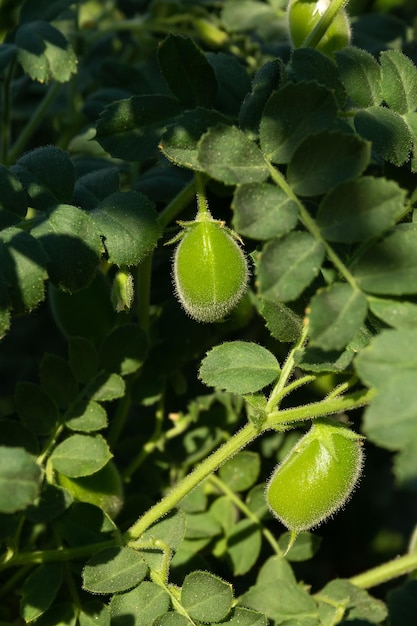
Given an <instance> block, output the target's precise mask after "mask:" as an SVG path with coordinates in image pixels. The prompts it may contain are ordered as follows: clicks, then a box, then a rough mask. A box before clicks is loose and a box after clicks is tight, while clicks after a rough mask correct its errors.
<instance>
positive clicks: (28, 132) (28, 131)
mask: <svg viewBox="0 0 417 626" xmlns="http://www.w3.org/2000/svg"><path fill="white" fill-rule="evenodd" d="M60 88H61V83H54V84H53V85H52V86H51V87H50V89H49V90H48V91H47V92H46V94H45V96H44V97H43V99H42V101H41V102H40V104H39V106H38V108H37V109H36V110H35V112H34V114H33V115H32V117H31V118H30V120H29V121H28V123H27V124H26V126H25V128H24V129H23V130H22V132H21V133H20V135H19V138H18V139H17V140H16V142H15V144H14V145H13V146H12V148H11V149H10V151H9V154H8V156H7V163H8V164H12V163H14V162H15V161H16V159H17V158H18V156H19V155H20V154H21V153H22V152H23V151H24V150H25V147H26V144H27V143H28V142H29V140H30V138H31V137H32V135H33V133H34V132H35V130H36V129H37V127H38V126H39V124H40V123H41V122H42V120H43V118H44V116H45V113H46V112H47V110H48V108H49V106H50V105H51V104H52V102H53V101H54V100H55V98H56V96H57V93H58V91H59V90H60Z"/></svg>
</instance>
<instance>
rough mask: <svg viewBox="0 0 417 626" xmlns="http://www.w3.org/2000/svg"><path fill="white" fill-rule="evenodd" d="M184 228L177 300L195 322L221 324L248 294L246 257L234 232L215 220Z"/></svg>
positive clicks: (176, 257) (178, 250) (179, 251)
mask: <svg viewBox="0 0 417 626" xmlns="http://www.w3.org/2000/svg"><path fill="white" fill-rule="evenodd" d="M183 226H184V227H185V230H184V232H183V233H182V235H181V239H180V242H179V244H178V246H177V248H176V250H175V253H174V263H173V277H174V283H175V292H176V296H177V298H178V299H179V301H180V302H181V304H182V306H183V307H184V309H185V311H186V312H187V313H188V314H189V315H190V316H191V317H192V318H194V319H196V320H198V321H200V322H216V321H219V320H221V319H222V318H224V317H225V315H227V314H228V313H229V312H230V311H231V310H232V309H233V308H234V307H235V306H236V305H237V303H238V302H239V300H240V299H241V297H242V296H243V294H244V293H245V291H246V286H247V282H248V275H249V272H248V264H247V260H246V257H245V254H244V252H243V250H242V248H241V247H240V245H239V244H238V242H237V241H236V239H235V238H234V237H233V235H232V234H231V233H230V231H229V230H228V229H227V228H225V227H224V226H223V224H222V223H221V222H219V221H217V220H214V219H213V218H212V217H211V216H208V217H206V218H204V219H197V220H196V221H195V222H186V223H184V224H183Z"/></svg>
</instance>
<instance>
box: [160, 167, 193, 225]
mask: <svg viewBox="0 0 417 626" xmlns="http://www.w3.org/2000/svg"><path fill="white" fill-rule="evenodd" d="M195 193H196V187H195V178H194V177H193V178H192V179H191V180H190V182H189V183H187V184H186V185H185V186H184V187H183V188H182V189H181V191H180V192H179V193H178V194H177V195H176V196H175V198H173V199H172V200H171V202H169V204H167V206H166V207H165V209H164V210H163V211H161V213H160V214H159V223H160V225H161V227H162V228H166V227H167V226H168V224H170V223H171V222H172V221H173V220H175V218H176V217H177V216H178V214H179V213H181V211H182V210H183V209H184V208H185V207H186V206H187V205H188V204H190V202H191V201H192V200H193V199H194V197H195Z"/></svg>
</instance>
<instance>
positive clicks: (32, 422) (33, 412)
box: [15, 381, 58, 435]
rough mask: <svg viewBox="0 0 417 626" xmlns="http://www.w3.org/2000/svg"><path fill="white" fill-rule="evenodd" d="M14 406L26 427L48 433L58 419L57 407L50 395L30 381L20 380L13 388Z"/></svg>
mask: <svg viewBox="0 0 417 626" xmlns="http://www.w3.org/2000/svg"><path fill="white" fill-rule="evenodd" d="M15 406H16V410H17V412H18V413H19V417H20V419H21V420H22V422H23V423H24V424H25V425H26V426H27V428H28V429H29V430H30V431H32V432H34V433H37V434H39V435H48V434H49V433H50V432H51V430H52V429H53V427H54V426H55V424H56V422H57V420H58V409H57V406H56V404H55V402H54V401H53V400H52V398H51V396H50V395H49V394H48V393H47V392H46V391H45V390H44V389H42V388H41V387H39V386H38V385H36V384H35V383H31V382H23V381H20V382H18V383H17V385H16V388H15Z"/></svg>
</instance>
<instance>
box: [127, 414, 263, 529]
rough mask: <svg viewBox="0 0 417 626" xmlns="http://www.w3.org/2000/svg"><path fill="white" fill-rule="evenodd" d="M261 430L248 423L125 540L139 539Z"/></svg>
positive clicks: (144, 516) (139, 520)
mask: <svg viewBox="0 0 417 626" xmlns="http://www.w3.org/2000/svg"><path fill="white" fill-rule="evenodd" d="M258 434H259V431H258V430H257V429H256V428H255V426H254V425H253V424H252V423H250V422H249V423H248V424H246V425H245V426H244V427H243V428H242V429H241V430H239V431H238V432H237V433H236V434H235V435H234V436H233V437H231V438H230V439H229V440H228V441H226V443H224V444H223V445H222V446H221V447H220V448H218V449H217V450H216V451H215V452H213V454H211V455H210V456H209V457H207V458H206V459H205V461H203V462H202V463H200V464H199V465H197V467H196V468H195V469H194V470H193V471H192V472H191V473H190V474H188V475H187V476H186V477H185V478H184V479H183V480H182V481H181V482H179V483H178V484H177V485H176V486H175V487H173V489H172V490H171V491H170V492H169V493H168V494H167V495H166V496H165V497H164V498H163V499H162V500H161V501H160V502H158V503H157V504H155V505H154V506H153V507H151V508H150V509H149V510H148V511H147V512H146V513H144V515H143V516H142V517H140V518H139V519H138V520H137V521H136V522H135V523H134V524H133V525H132V526H131V527H130V528H129V530H128V531H127V533H126V534H125V537H124V538H125V540H128V541H129V540H132V539H138V538H139V537H140V536H141V535H142V534H143V533H144V532H145V530H147V529H148V528H149V527H150V526H151V525H152V524H154V523H155V522H157V521H158V520H159V519H160V518H161V517H163V516H164V515H166V514H167V513H169V512H170V511H171V510H172V509H173V508H175V507H176V506H177V505H178V503H179V502H180V501H181V500H182V499H183V498H184V497H185V496H186V495H187V494H188V493H189V492H190V491H191V490H192V489H194V487H197V485H198V484H199V483H200V482H201V481H202V480H204V478H207V476H209V475H210V474H212V473H213V472H215V471H216V470H217V469H218V468H219V467H220V465H221V464H222V463H224V462H225V461H227V460H228V459H230V458H231V457H232V456H234V455H235V454H236V453H237V452H239V450H241V449H242V448H244V447H245V446H247V445H248V444H249V443H250V442H251V441H253V439H255V437H256V436H257V435H258Z"/></svg>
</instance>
